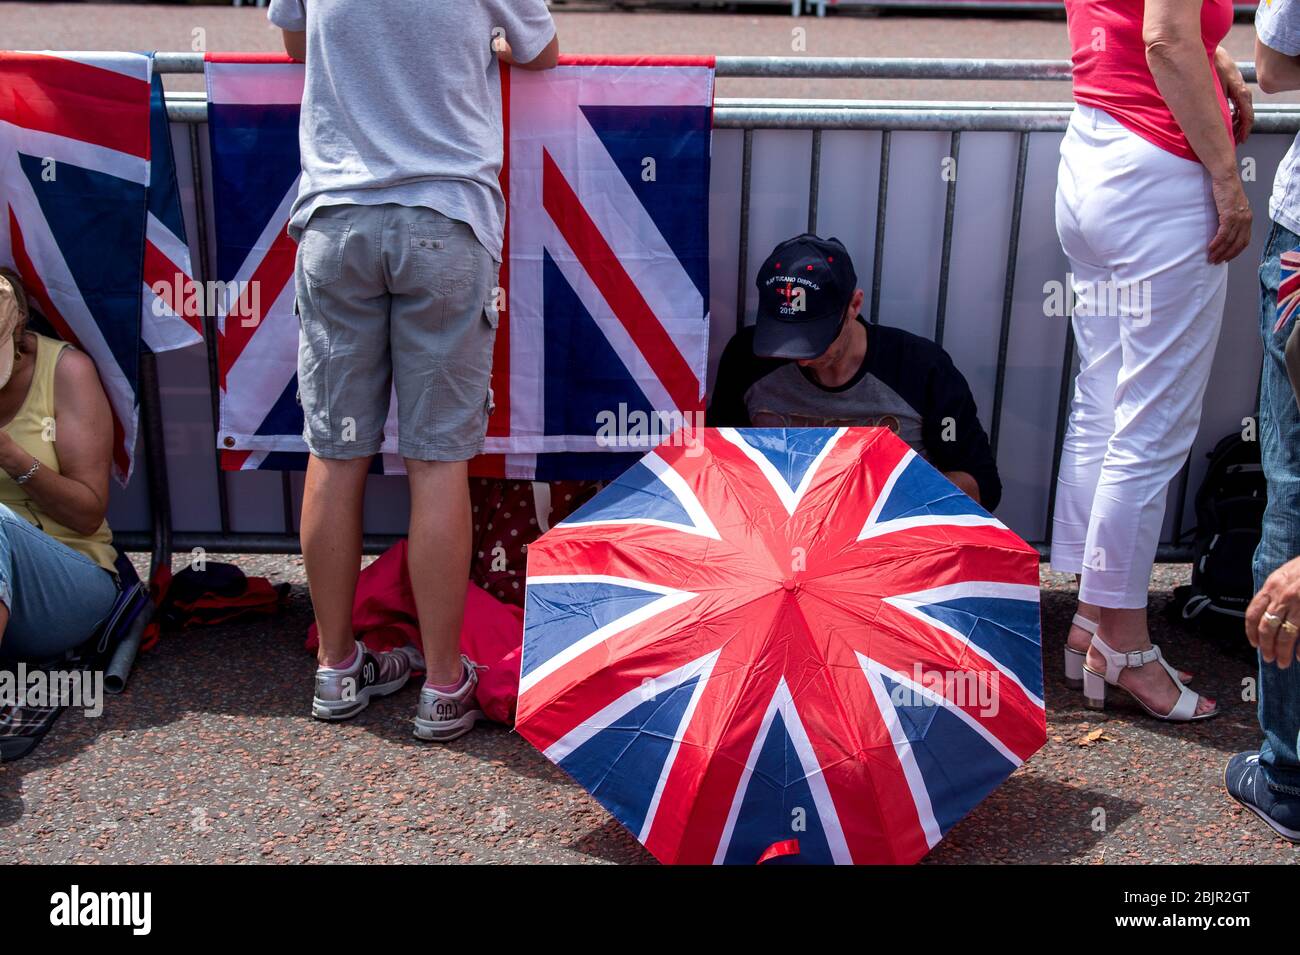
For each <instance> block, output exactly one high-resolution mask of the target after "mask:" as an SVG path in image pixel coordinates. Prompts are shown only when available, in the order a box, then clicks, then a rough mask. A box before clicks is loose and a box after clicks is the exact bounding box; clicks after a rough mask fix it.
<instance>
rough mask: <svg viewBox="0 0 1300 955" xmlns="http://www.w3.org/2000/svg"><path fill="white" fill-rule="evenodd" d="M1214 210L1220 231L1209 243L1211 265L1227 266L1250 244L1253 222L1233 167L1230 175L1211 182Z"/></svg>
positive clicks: (1216, 177)
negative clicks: (1226, 264) (1224, 263)
mask: <svg viewBox="0 0 1300 955" xmlns="http://www.w3.org/2000/svg"><path fill="white" fill-rule="evenodd" d="M1212 189H1213V191H1214V208H1215V209H1217V210H1218V213H1219V230H1218V231H1217V232H1215V233H1214V238H1213V239H1211V240H1210V248H1209V256H1210V262H1211V263H1213V264H1216V265H1217V264H1218V263H1220V262H1230V261H1231V260H1233V259H1235V258H1236V257H1237V256H1238V255H1240V254H1241V252H1242V250H1243V249H1245V248H1246V246H1247V245H1249V244H1250V224H1251V220H1252V218H1253V216H1252V214H1251V211H1250V203H1249V202H1247V201H1246V193H1245V192H1244V191H1243V190H1242V188H1241V177H1240V176H1238V175H1237V169H1236V167H1235V166H1234V167H1233V170H1232V173H1231V175H1228V176H1223V177H1219V176H1215V177H1214V179H1213V180H1212Z"/></svg>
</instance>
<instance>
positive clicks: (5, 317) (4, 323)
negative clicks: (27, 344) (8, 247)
mask: <svg viewBox="0 0 1300 955" xmlns="http://www.w3.org/2000/svg"><path fill="white" fill-rule="evenodd" d="M25 324H27V295H26V294H25V293H24V291H23V283H22V280H21V279H19V277H18V275H17V274H16V273H14V272H13V271H12V270H10V269H0V388H3V387H4V386H5V385H7V384H8V383H9V376H10V375H12V374H13V373H14V335H15V334H17V332H18V331H19V330H20V329H21V328H22V327H23V326H24V325H25Z"/></svg>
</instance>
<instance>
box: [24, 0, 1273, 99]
mask: <svg viewBox="0 0 1300 955" xmlns="http://www.w3.org/2000/svg"><path fill="white" fill-rule="evenodd" d="M567 6H575V5H573V4H569V5H565V6H557V7H556V14H555V18H556V21H557V26H558V29H559V33H560V43H561V46H562V47H563V49H564V50H565V51H566V52H570V53H714V54H718V55H722V54H737V55H750V56H796V55H807V56H960V57H1015V58H1034V59H1064V58H1066V57H1068V56H1069V55H1070V47H1069V41H1068V39H1067V37H1066V32H1065V22H1064V19H1063V15H1062V14H1051V13H1045V14H1021V15H1019V16H1012V15H1006V16H985V17H976V16H969V15H965V14H961V15H953V14H945V15H936V16H916V15H903V14H898V13H885V14H881V15H874V14H864V13H862V12H841V13H837V14H835V15H833V16H828V17H826V18H824V19H818V18H816V17H809V16H805V17H800V18H798V19H797V20H796V19H794V18H791V17H790V16H789V15H788V14H787V13H782V12H780V11H779V10H773V9H770V8H754V7H750V8H746V9H747V10H749V11H752V12H744V13H734V14H733V13H702V12H696V13H682V12H663V11H636V12H618V13H610V12H566V7H567ZM0 17H3V22H4V37H3V39H2V40H0V44H3V45H4V46H5V47H7V48H9V49H61V50H86V49H96V50H100V49H109V50H114V49H116V50H189V49H191V48H192V43H193V42H194V40H195V37H196V36H197V37H199V38H200V39H201V40H202V42H203V43H204V44H206V48H207V49H209V50H279V49H280V48H281V47H280V39H279V34H278V31H276V30H275V29H274V28H272V27H270V26H269V25H268V24H267V22H266V11H265V10H259V9H257V8H255V7H238V8H236V7H229V6H226V7H204V6H161V5H148V6H145V5H138V4H132V5H125V6H124V5H110V4H94V3H91V4H69V3H0ZM795 29H803V30H806V31H807V33H806V36H805V45H806V49H804V50H803V51H800V52H796V51H795V50H794V49H793V48H792V44H793V42H794V37H793V35H792V33H791V31H792V30H795ZM195 31H201V32H200V33H197V34H196V33H195ZM1225 45H1226V46H1227V48H1228V50H1229V51H1230V52H1231V53H1232V54H1233V55H1234V56H1236V57H1238V58H1239V59H1243V60H1248V59H1253V57H1254V29H1253V27H1252V26H1251V24H1250V23H1249V22H1248V21H1242V22H1239V23H1237V25H1236V26H1234V27H1233V29H1232V32H1231V33H1230V34H1229V36H1228V39H1227V41H1226V43H1225ZM168 86H169V87H170V88H173V89H201V88H202V86H201V83H200V81H199V80H198V78H197V77H172V78H171V79H169V80H168ZM718 95H719V96H814V97H834V98H853V99H886V98H896V99H945V98H960V99H980V100H1049V101H1062V100H1068V99H1069V98H1070V91H1069V88H1068V86H1067V84H1064V83H1056V82H1051V83H1044V82H1038V83H1015V82H995V81H986V82H963V83H957V82H936V81H901V80H878V81H866V80H762V79H721V80H719V81H718ZM1288 98H1290V97H1285V96H1279V97H1269V98H1268V101H1269V102H1276V101H1282V100H1285V99H1288Z"/></svg>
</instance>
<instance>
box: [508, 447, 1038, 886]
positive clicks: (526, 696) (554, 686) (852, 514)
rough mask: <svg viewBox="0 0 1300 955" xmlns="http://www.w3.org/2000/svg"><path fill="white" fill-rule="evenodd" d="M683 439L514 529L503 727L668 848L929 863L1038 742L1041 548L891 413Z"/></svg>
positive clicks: (659, 851)
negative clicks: (529, 528)
mask: <svg viewBox="0 0 1300 955" xmlns="http://www.w3.org/2000/svg"><path fill="white" fill-rule="evenodd" d="M695 437H696V438H698V439H699V440H698V442H683V441H678V442H673V441H670V442H666V443H664V444H661V445H660V446H659V447H658V448H657V449H656V450H655V451H653V452H651V453H649V454H647V455H646V456H645V457H644V458H643V460H642V461H641V462H640V463H639V464H637V465H636V466H634V467H632V468H630V469H629V470H628V471H627V472H626V473H625V474H623V475H622V476H621V477H620V478H619V479H618V480H617V481H615V482H613V483H612V484H611V485H609V486H608V487H606V488H605V489H604V490H602V491H601V492H600V493H599V494H598V495H597V496H596V497H595V498H593V499H592V500H591V501H590V502H588V503H587V504H586V505H584V506H583V507H581V508H579V509H578V510H577V511H576V512H575V513H573V514H572V515H570V516H569V517H568V518H566V519H565V520H564V521H562V522H561V523H559V524H557V525H556V526H555V527H553V528H552V529H551V530H550V531H549V532H547V533H546V534H545V535H543V536H542V537H541V538H540V539H539V540H538V541H537V542H536V543H534V544H533V545H532V547H530V548H529V555H528V579H527V593H526V602H525V635H524V648H523V657H522V667H521V681H520V697H519V711H518V722H517V728H518V730H519V732H520V733H521V734H522V735H523V736H524V737H525V738H527V739H528V740H530V741H531V742H532V743H533V744H534V745H536V746H537V747H538V748H539V749H540V750H541V751H542V752H543V753H545V754H546V756H547V757H549V758H550V759H551V760H553V761H554V762H555V763H557V764H558V765H559V766H560V767H562V768H563V769H564V770H566V771H567V772H568V773H569V774H570V775H571V776H573V778H574V779H575V780H577V781H578V782H579V783H581V784H582V785H583V786H584V787H586V788H587V789H588V790H590V791H591V792H592V794H593V795H594V796H595V797H596V798H597V799H598V800H599V801H600V802H601V803H602V804H603V805H604V806H605V807H606V808H607V809H608V810H609V811H610V812H611V813H612V814H613V815H614V816H615V817H616V818H617V819H618V820H619V821H620V822H621V823H622V824H623V825H624V826H626V827H627V828H628V829H629V830H630V831H631V832H632V833H633V834H635V835H636V837H637V838H638V839H639V840H640V841H641V842H642V843H644V844H645V846H646V847H647V848H648V849H649V850H650V851H651V852H652V853H653V854H654V855H655V856H656V857H657V858H658V859H660V860H662V861H664V862H677V863H743V864H754V863H757V862H759V861H766V860H775V861H778V862H816V863H829V862H835V863H849V862H852V863H876V862H888V863H909V862H913V861H915V860H917V859H919V858H921V857H922V856H923V855H925V854H926V852H928V851H929V850H930V849H931V848H932V847H933V846H934V845H935V844H936V843H937V842H938V841H939V840H940V839H941V838H942V836H943V835H944V834H945V833H946V832H947V831H948V830H949V829H950V828H951V827H952V826H953V825H954V824H955V823H956V822H957V821H958V820H959V819H960V818H962V816H964V815H965V814H966V813H967V812H969V811H970V810H971V809H972V808H973V807H974V806H975V805H976V804H977V803H978V802H979V801H980V800H981V799H983V798H984V797H985V796H986V795H987V794H988V793H989V792H991V791H992V790H993V789H994V787H996V786H997V785H998V784H999V783H1001V782H1002V780H1003V779H1005V778H1006V777H1007V775H1009V774H1010V773H1011V772H1012V771H1014V770H1015V769H1016V767H1018V766H1019V765H1020V764H1021V763H1022V762H1023V761H1024V760H1026V759H1028V758H1029V756H1030V755H1032V754H1033V753H1034V752H1035V751H1037V750H1038V749H1039V748H1040V747H1041V746H1042V745H1043V743H1044V742H1045V738H1046V722H1045V717H1044V712H1043V680H1042V661H1041V653H1040V649H1041V648H1040V632H1039V607H1038V556H1037V553H1036V552H1035V551H1034V550H1033V549H1032V548H1031V547H1029V545H1027V544H1026V543H1024V541H1022V540H1021V539H1020V538H1018V537H1017V536H1016V535H1015V534H1014V533H1012V532H1011V531H1010V530H1008V529H1007V528H1006V527H1005V526H1003V525H1002V524H1001V523H1000V522H999V521H998V520H997V519H995V518H993V517H992V516H990V515H989V514H988V513H986V512H985V511H983V510H982V509H981V508H980V507H979V506H978V505H977V504H976V503H975V502H974V501H973V500H971V499H970V498H969V497H967V496H966V495H965V494H963V493H962V492H961V491H959V490H957V489H956V488H955V487H954V486H953V485H952V484H950V483H949V482H948V481H947V480H946V479H945V478H944V477H943V476H942V475H940V474H939V473H938V472H937V471H936V470H935V469H934V468H933V467H931V466H930V465H929V464H928V463H927V462H926V461H925V460H924V459H922V458H921V457H919V456H918V455H917V454H916V453H915V452H914V451H912V450H911V449H910V448H909V447H908V446H907V445H905V444H904V443H903V442H902V441H900V440H899V439H898V438H897V437H895V436H894V435H893V434H892V433H891V432H889V431H888V430H887V429H879V428H853V429H839V430H833V429H794V430H781V429H752V430H733V429H716V430H715V429H708V430H705V431H703V432H702V433H697V435H696V436H695ZM963 680H964V681H965V683H963ZM979 681H982V685H983V686H985V687H987V688H989V694H988V698H987V699H983V700H982V699H981V698H980V694H979V693H976V692H972V691H971V687H973V686H974V685H975V684H976V683H977V682H979ZM963 685H965V686H966V687H967V691H963V690H962V689H961V688H962V686H963ZM990 701H991V702H990Z"/></svg>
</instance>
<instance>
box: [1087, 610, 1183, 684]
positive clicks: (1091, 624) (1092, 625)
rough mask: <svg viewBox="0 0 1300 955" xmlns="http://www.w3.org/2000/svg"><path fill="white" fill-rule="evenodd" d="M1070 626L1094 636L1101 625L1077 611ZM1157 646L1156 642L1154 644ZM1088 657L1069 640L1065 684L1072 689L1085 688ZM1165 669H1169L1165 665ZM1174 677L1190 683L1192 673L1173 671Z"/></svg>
mask: <svg viewBox="0 0 1300 955" xmlns="http://www.w3.org/2000/svg"><path fill="white" fill-rule="evenodd" d="M1070 626H1072V627H1078V628H1079V629H1080V630H1082V631H1084V632H1085V633H1088V634H1090V635H1092V636H1094V637H1095V636H1096V635H1097V629H1098V627H1100V626H1101V624H1100V623H1098V622H1097V621H1096V620H1089V619H1088V618H1087V617H1085V616H1084V615H1083V614H1081V613H1076V614H1075V615H1074V619H1073V620H1071V621H1070ZM1152 646H1155V644H1152ZM1086 659H1088V651H1087V650H1076V649H1074V647H1072V646H1070V644H1069V643H1068V642H1067V643H1066V645H1065V685H1066V686H1068V687H1069V688H1070V689H1072V690H1082V689H1083V661H1084V660H1086ZM1165 669H1167V670H1168V669H1169V668H1168V667H1165ZM1171 674H1172V675H1173V678H1174V679H1175V680H1176V681H1177V682H1179V683H1190V682H1192V678H1191V676H1190V674H1189V675H1188V676H1187V678H1186V679H1184V678H1183V675H1182V674H1181V673H1179V672H1178V671H1177V670H1173V671H1171Z"/></svg>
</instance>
